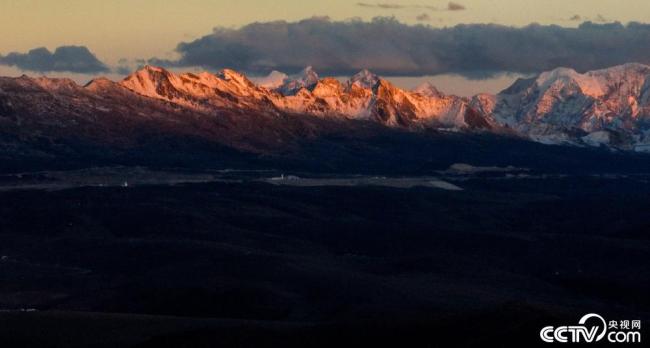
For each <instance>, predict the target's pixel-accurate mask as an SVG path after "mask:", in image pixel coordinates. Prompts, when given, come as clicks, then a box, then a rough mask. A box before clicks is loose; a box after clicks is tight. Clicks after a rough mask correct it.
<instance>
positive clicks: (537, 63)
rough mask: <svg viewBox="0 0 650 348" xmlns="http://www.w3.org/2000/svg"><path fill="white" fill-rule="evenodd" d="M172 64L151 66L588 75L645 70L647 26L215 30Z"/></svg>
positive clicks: (380, 22) (371, 25)
mask: <svg viewBox="0 0 650 348" xmlns="http://www.w3.org/2000/svg"><path fill="white" fill-rule="evenodd" d="M177 51H178V53H179V54H180V56H181V58H180V59H179V60H177V61H164V60H153V61H152V62H153V63H156V64H167V65H175V66H202V67H206V68H213V69H220V68H224V67H229V68H234V69H238V70H243V71H248V72H259V73H267V72H269V71H271V70H281V71H285V72H294V71H298V70H300V69H302V68H303V67H305V66H309V65H311V66H314V68H315V69H318V70H319V71H320V72H322V73H324V74H346V75H347V74H351V73H354V72H356V71H358V70H360V69H362V68H368V69H372V70H374V71H376V72H377V73H380V74H384V75H422V74H441V73H459V74H463V75H465V76H470V77H472V76H473V77H476V76H484V75H485V73H486V72H500V71H511V72H521V73H531V72H538V71H542V70H548V69H552V68H556V67H558V66H567V67H572V68H575V69H577V70H582V71H584V70H591V69H595V68H603V67H607V66H612V65H616V64H621V63H626V62H641V63H650V25H647V24H640V23H631V24H628V25H621V24H619V23H613V24H595V23H591V22H586V23H583V24H582V25H580V26H579V27H578V28H565V27H560V26H555V25H549V26H544V25H538V24H532V25H529V26H526V27H522V28H515V27H508V26H502V25H492V24H489V25H488V24H471V25H458V26H455V27H449V28H433V27H430V26H422V25H415V26H411V25H406V24H403V23H400V22H398V21H397V20H395V19H393V18H375V19H374V20H372V21H370V22H364V21H360V20H351V21H341V22H338V21H330V20H328V19H325V18H313V19H307V20H303V21H299V22H285V21H276V22H269V23H253V24H249V25H246V26H244V27H242V28H239V29H226V28H217V29H215V30H214V32H213V33H212V34H210V35H207V36H204V37H202V38H200V39H198V40H196V41H192V42H185V43H181V44H179V45H178V47H177Z"/></svg>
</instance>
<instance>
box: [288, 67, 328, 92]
mask: <svg viewBox="0 0 650 348" xmlns="http://www.w3.org/2000/svg"><path fill="white" fill-rule="evenodd" d="M318 81H319V77H318V74H317V73H316V71H314V69H313V68H312V67H311V66H308V67H306V68H305V69H303V70H302V71H301V72H300V73H298V74H296V75H292V76H290V77H289V78H287V79H286V80H285V83H284V84H283V85H282V86H280V88H279V89H278V90H279V92H280V93H282V94H283V95H294V94H296V93H297V92H298V91H299V90H301V89H302V88H307V89H311V88H312V87H313V86H315V85H316V84H317V83H318Z"/></svg>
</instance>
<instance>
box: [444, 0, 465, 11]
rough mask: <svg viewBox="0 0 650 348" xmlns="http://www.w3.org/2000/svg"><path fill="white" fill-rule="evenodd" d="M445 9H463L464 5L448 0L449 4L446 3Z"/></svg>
mask: <svg viewBox="0 0 650 348" xmlns="http://www.w3.org/2000/svg"><path fill="white" fill-rule="evenodd" d="M447 10H448V11H463V10H465V6H463V5H462V4H459V3H457V2H453V1H451V2H449V4H447Z"/></svg>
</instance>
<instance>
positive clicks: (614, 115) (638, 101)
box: [472, 64, 650, 150]
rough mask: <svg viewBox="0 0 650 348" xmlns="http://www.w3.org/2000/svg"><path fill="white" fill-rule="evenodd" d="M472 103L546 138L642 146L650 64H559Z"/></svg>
mask: <svg viewBox="0 0 650 348" xmlns="http://www.w3.org/2000/svg"><path fill="white" fill-rule="evenodd" d="M472 105H473V106H474V107H475V108H476V109H478V110H480V111H481V112H483V113H484V114H486V115H488V116H491V117H493V118H494V119H495V120H496V121H497V122H498V123H499V124H501V125H504V126H508V127H510V128H512V129H514V130H516V131H517V132H519V133H522V134H525V135H528V136H529V137H530V138H531V139H533V140H536V141H540V142H545V143H577V144H581V143H583V144H586V145H593V146H599V145H601V144H604V145H612V146H615V147H621V148H636V149H637V150H644V149H645V145H644V144H646V143H650V138H649V137H648V136H649V135H650V133H649V132H648V131H649V130H650V127H649V126H650V67H649V66H646V65H642V64H625V65H621V66H616V67H612V68H608V69H602V70H596V71H590V72H586V73H584V74H580V73H578V72H576V71H575V70H572V69H567V68H558V69H555V70H552V71H549V72H545V73H542V74H540V75H538V76H536V77H533V78H530V79H521V80H518V81H517V82H515V83H514V84H513V85H512V86H511V87H509V88H508V89H506V90H504V91H502V92H501V93H499V94H498V95H496V96H489V95H479V96H476V97H474V98H473V101H472Z"/></svg>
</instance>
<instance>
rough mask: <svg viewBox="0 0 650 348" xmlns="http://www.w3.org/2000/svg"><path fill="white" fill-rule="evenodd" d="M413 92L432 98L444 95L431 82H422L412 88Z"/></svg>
mask: <svg viewBox="0 0 650 348" xmlns="http://www.w3.org/2000/svg"><path fill="white" fill-rule="evenodd" d="M413 92H414V93H418V94H420V95H423V96H426V97H432V98H442V97H443V96H444V94H442V92H440V91H439V90H438V88H436V86H434V85H433V84H432V83H431V82H424V83H423V84H421V85H419V86H417V87H416V88H415V89H413Z"/></svg>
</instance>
